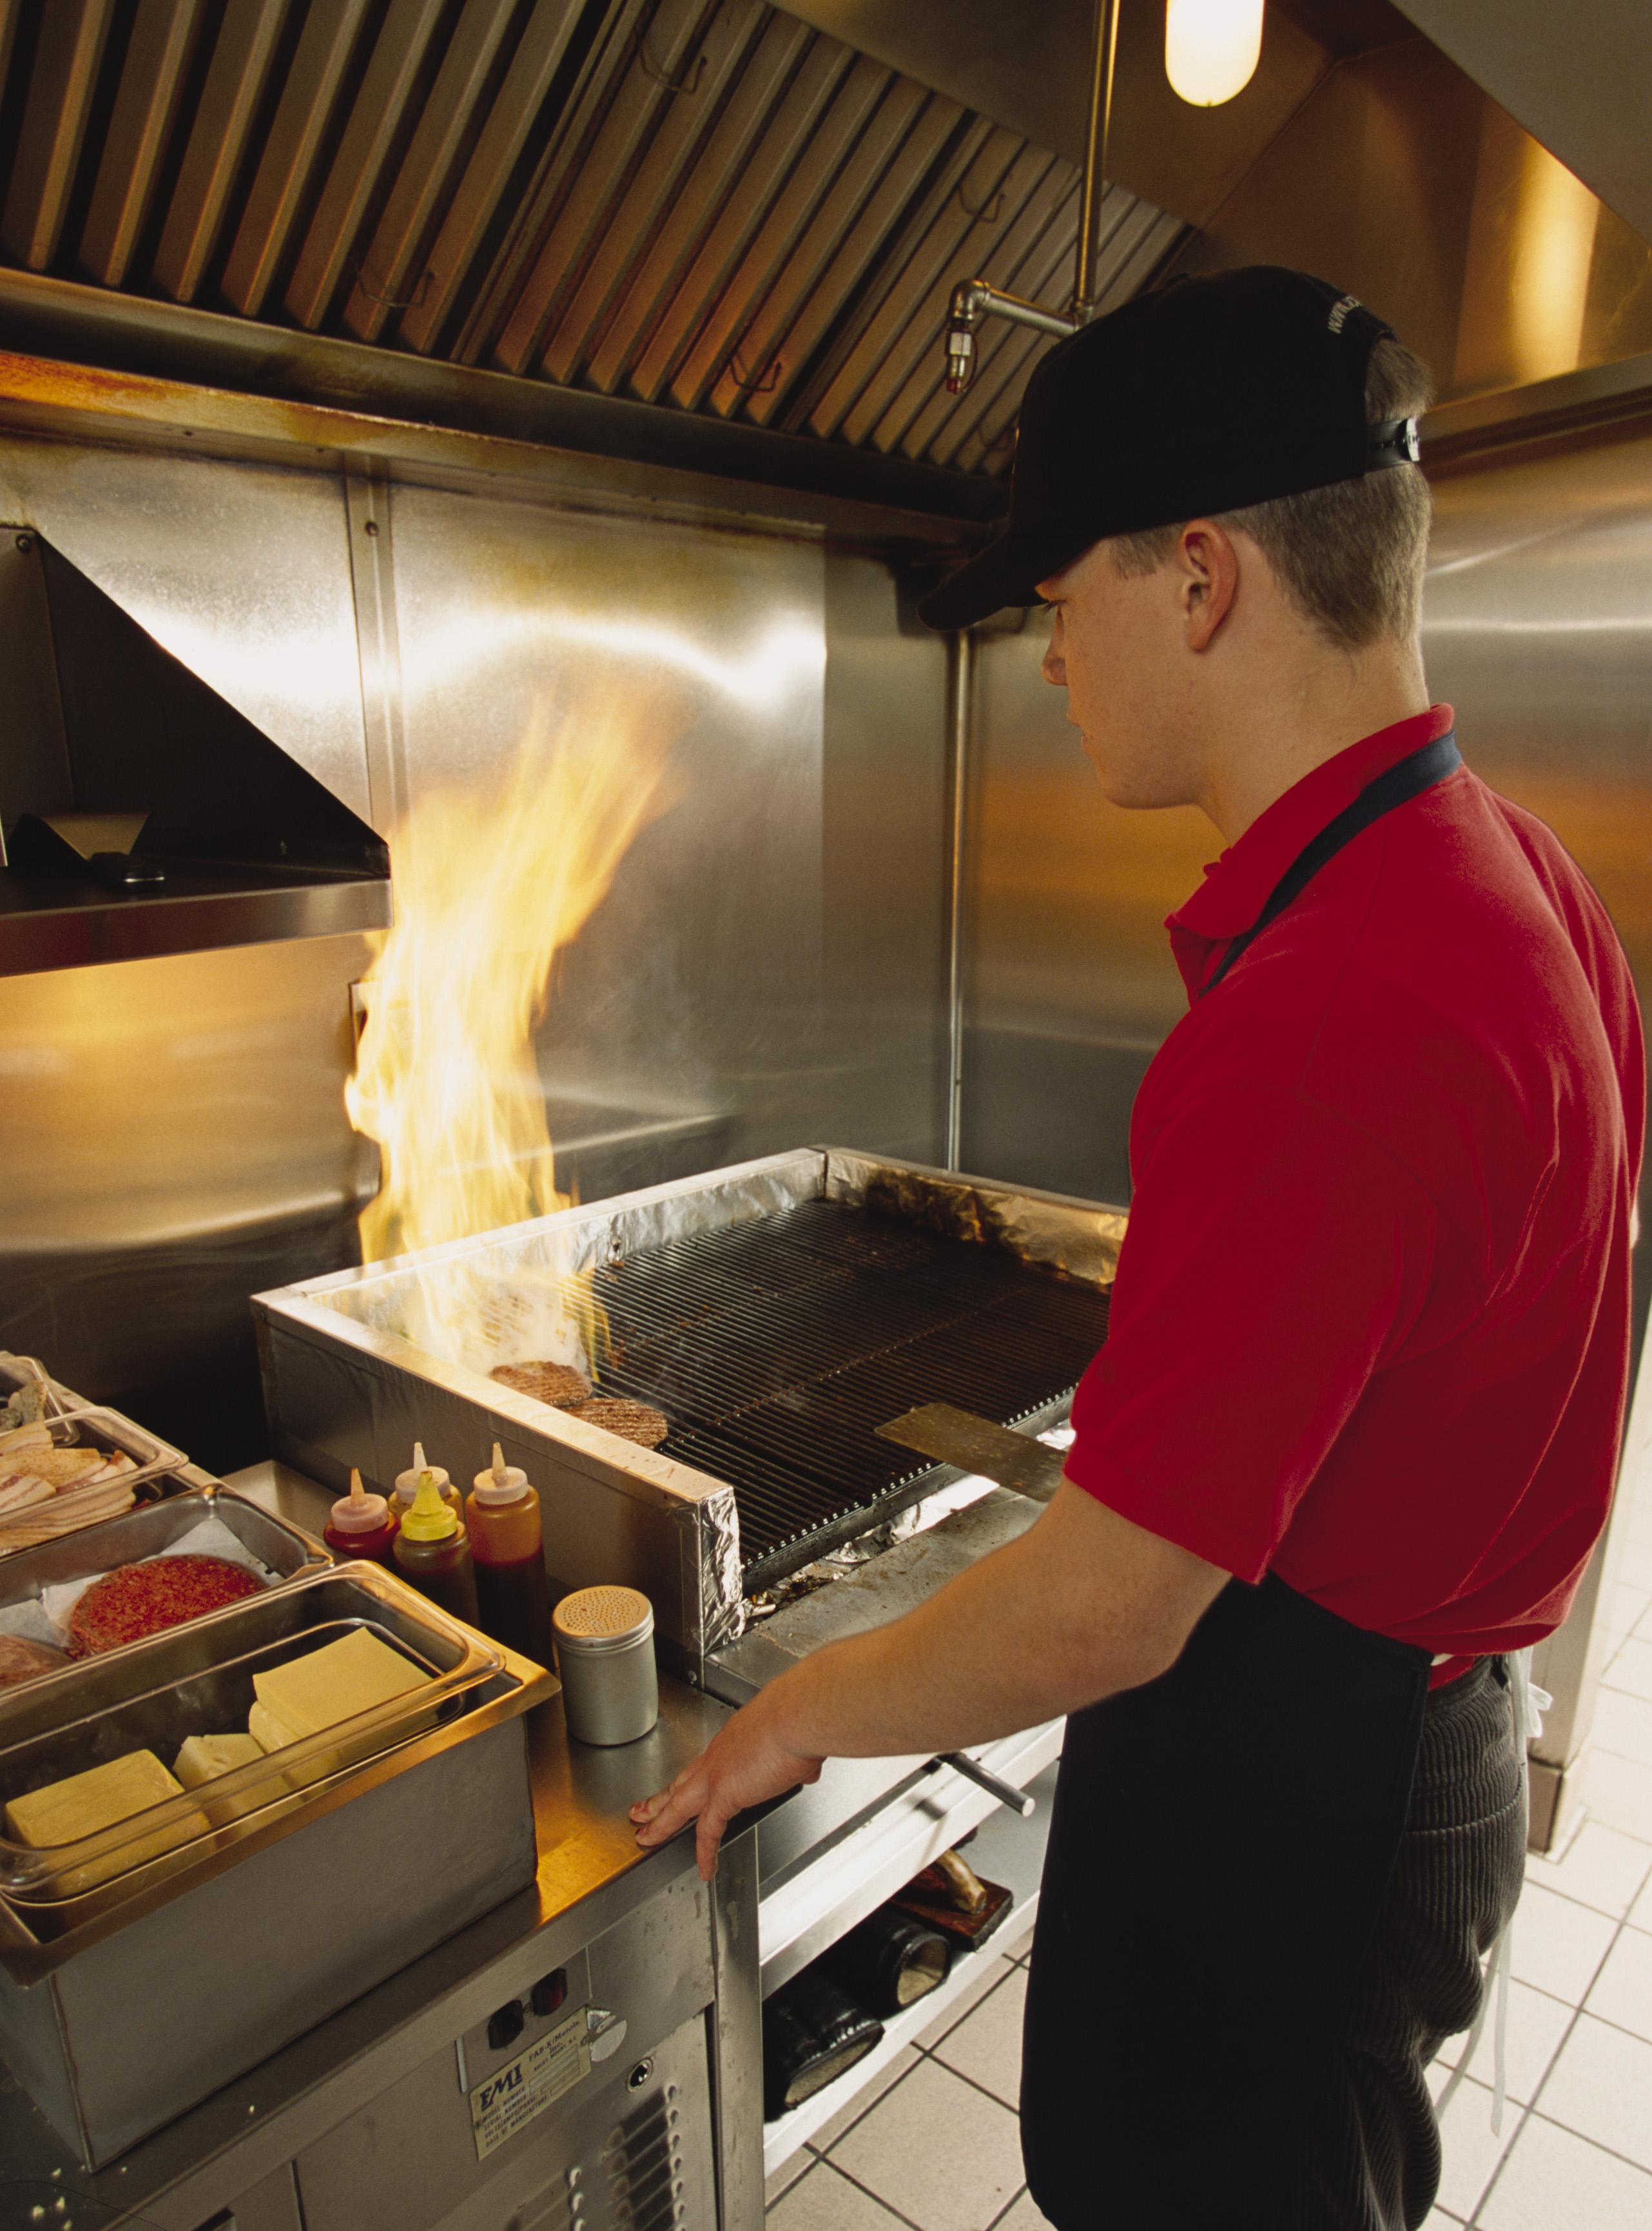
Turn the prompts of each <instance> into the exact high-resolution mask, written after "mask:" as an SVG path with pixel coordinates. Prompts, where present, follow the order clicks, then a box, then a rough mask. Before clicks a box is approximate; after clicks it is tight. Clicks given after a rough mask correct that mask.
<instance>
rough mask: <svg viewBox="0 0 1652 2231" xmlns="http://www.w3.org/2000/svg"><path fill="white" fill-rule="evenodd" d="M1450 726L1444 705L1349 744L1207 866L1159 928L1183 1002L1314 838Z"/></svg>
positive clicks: (1277, 801)
mask: <svg viewBox="0 0 1652 2231" xmlns="http://www.w3.org/2000/svg"><path fill="white" fill-rule="evenodd" d="M1454 721H1455V715H1454V714H1453V712H1452V709H1451V708H1450V706H1449V705H1433V706H1430V707H1429V710H1428V711H1427V712H1426V713H1415V714H1413V715H1411V717H1410V719H1409V720H1405V721H1395V722H1394V724H1393V726H1392V727H1387V728H1378V730H1377V732H1376V734H1374V735H1370V736H1365V737H1362V738H1361V740H1360V741H1359V742H1358V743H1357V744H1350V745H1349V747H1348V748H1347V750H1346V751H1345V752H1339V753H1337V755H1336V757H1335V758H1334V759H1330V760H1326V761H1325V762H1324V764H1323V765H1322V766H1316V767H1314V768H1313V770H1312V771H1311V772H1310V773H1307V774H1305V775H1304V776H1303V777H1302V779H1301V780H1300V782H1298V783H1293V784H1292V786H1291V787H1290V789H1288V790H1287V792H1285V793H1284V795H1283V796H1282V797H1280V798H1276V799H1274V802H1273V804H1272V805H1270V806H1268V809H1267V810H1266V812H1262V813H1260V814H1258V815H1257V817H1256V818H1255V820H1254V821H1253V822H1252V823H1251V824H1250V826H1249V829H1247V830H1246V831H1245V833H1244V835H1243V836H1242V837H1240V838H1239V840H1238V842H1237V843H1236V844H1231V845H1229V848H1228V850H1226V851H1225V852H1224V853H1223V855H1222V857H1221V858H1220V859H1219V860H1215V861H1212V862H1211V863H1210V866H1209V867H1207V868H1206V869H1205V871H1204V882H1203V883H1201V884H1200V885H1199V887H1198V889H1197V890H1196V891H1195V892H1194V893H1193V895H1192V896H1191V898H1189V899H1188V900H1187V902H1185V904H1184V905H1183V906H1180V907H1178V909H1177V910H1176V912H1175V913H1174V914H1173V915H1171V916H1170V917H1169V918H1168V920H1167V921H1165V928H1166V929H1167V930H1168V931H1169V932H1170V941H1171V953H1172V954H1174V955H1175V957H1176V965H1177V967H1178V968H1179V969H1180V970H1181V972H1182V980H1183V982H1184V984H1185V985H1186V986H1187V991H1188V997H1189V998H1190V999H1197V997H1198V994H1199V993H1200V991H1201V989H1202V988H1203V986H1204V983H1205V981H1206V980H1207V978H1208V977H1209V975H1210V970H1211V969H1212V968H1213V967H1215V966H1216V960H1217V958H1218V956H1219V955H1220V954H1221V953H1222V952H1223V949H1224V948H1225V947H1226V946H1227V943H1228V941H1229V939H1230V938H1233V937H1236V936H1237V935H1238V934H1239V933H1240V931H1241V930H1245V929H1249V928H1251V927H1252V925H1253V924H1254V923H1255V920H1256V917H1257V915H1260V914H1261V912H1262V909H1263V908H1264V907H1265V906H1266V905H1267V903H1268V900H1269V899H1270V898H1271V897H1272V896H1273V893H1274V886H1275V885H1276V884H1277V883H1278V882H1279V880H1280V878H1281V876H1283V874H1284V873H1285V871H1286V870H1287V868H1289V867H1290V866H1291V865H1292V864H1293V863H1294V861H1295V860H1296V859H1297V857H1298V856H1299V855H1300V853H1301V852H1302V851H1304V850H1306V848H1307V846H1308V845H1309V844H1312V843H1313V839H1314V838H1315V837H1317V836H1318V835H1319V834H1320V831H1321V830H1322V829H1324V828H1325V827H1326V825H1327V824H1329V823H1331V822H1333V821H1334V820H1335V819H1336V818H1337V816H1338V814H1339V813H1340V812H1342V811H1343V809H1344V808H1345V806H1349V805H1352V804H1353V801H1354V800H1355V799H1356V798H1358V795H1359V793H1360V792H1361V791H1362V790H1364V789H1365V788H1366V787H1367V786H1368V785H1369V784H1371V783H1373V782H1375V781H1376V779H1377V778H1378V775H1380V774H1385V773H1387V772H1388V770H1389V768H1390V767H1391V766H1398V764H1399V762H1400V761H1401V760H1403V759H1408V758H1409V757H1410V754H1411V753H1413V752H1416V751H1420V750H1421V749H1422V747H1423V745H1424V744H1431V743H1434V742H1436V740H1438V739H1439V738H1440V737H1442V736H1444V735H1449V734H1450V731H1451V728H1452V726H1453V724H1454Z"/></svg>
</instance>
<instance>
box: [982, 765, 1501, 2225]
mask: <svg viewBox="0 0 1652 2231" xmlns="http://www.w3.org/2000/svg"><path fill="white" fill-rule="evenodd" d="M1460 764H1461V762H1460V760H1459V758H1458V753H1457V750H1456V746H1455V741H1454V740H1453V739H1452V738H1451V737H1449V736H1445V737H1442V738H1440V739H1439V740H1437V741H1436V742H1434V743H1431V744H1429V745H1426V746H1424V747H1423V749H1422V750H1421V751H1418V752H1416V753H1412V754H1411V755H1410V757H1409V758H1407V759H1405V760H1401V761H1400V762H1399V764H1398V765H1397V766H1394V767H1392V768H1391V769H1390V770H1389V771H1388V773H1386V774H1384V775H1382V776H1380V777H1379V778H1378V780H1377V781H1376V782H1374V783H1372V784H1371V786H1369V787H1368V788H1367V789H1366V790H1365V791H1364V792H1361V794H1360V796H1359V797H1358V799H1355V800H1354V802H1353V804H1352V805H1351V806H1349V807H1348V808H1347V809H1346V811H1345V812H1343V813H1341V814H1339V816H1338V817H1337V818H1336V819H1335V820H1334V821H1333V822H1332V823H1331V824H1329V826H1328V827H1327V828H1326V830H1324V831H1322V832H1321V833H1320V836H1319V837H1316V838H1315V840H1314V841H1313V844H1310V845H1309V846H1308V847H1307V850H1305V851H1304V852H1303V853H1302V855H1301V856H1300V858H1299V859H1298V860H1297V861H1296V862H1295V863H1294V864H1293V866H1292V867H1291V868H1290V869H1289V870H1287V872H1286V874H1285V876H1282V877H1281V881H1280V883H1279V884H1278V886H1277V887H1276V888H1275V889H1274V893H1273V895H1272V896H1271V897H1270V898H1269V900H1268V904H1267V905H1266V907H1264V908H1263V909H1262V914H1261V915H1260V916H1259V917H1258V920H1257V921H1256V923H1255V927H1254V928H1252V929H1250V930H1249V931H1247V932H1245V933H1244V934H1242V936H1240V937H1237V938H1236V939H1235V940H1234V941H1233V942H1232V943H1231V944H1230V945H1229V947H1228V949H1227V951H1226V953H1225V954H1223V959H1222V961H1221V964H1220V966H1219V967H1218V968H1217V969H1216V972H1215V973H1214V975H1213V976H1212V978H1211V980H1210V984H1208V985H1207V986H1206V987H1205V990H1206V992H1207V993H1208V992H1209V991H1210V990H1211V989H1213V988H1214V986H1215V985H1216V984H1217V983H1219V982H1220V981H1221V980H1222V978H1223V976H1224V975H1225V974H1226V973H1227V971H1228V969H1229V967H1231V966H1232V964H1233V962H1234V961H1235V960H1236V959H1237V958H1238V955H1239V954H1240V953H1241V952H1242V950H1243V949H1244V947H1245V946H1247V945H1248V944H1249V942H1250V941H1251V939H1252V938H1253V937H1255V935H1256V934H1257V933H1258V931H1260V930H1261V929H1262V928H1265V927H1266V925H1267V924H1268V922H1270V921H1273V920H1274V918H1275V917H1276V916H1277V915H1279V914H1280V913H1281V911H1282V910H1283V909H1284V908H1285V907H1286V906H1287V905H1288V904H1289V903H1290V902H1291V901H1292V899H1294V897H1295V896H1297V894H1298V893H1299V892H1300V890H1301V889H1303V887H1304V885H1305V884H1306V883H1307V882H1308V880H1309V879H1310V877H1311V876H1313V875H1314V874H1316V873H1317V872H1318V870H1320V868H1321V867H1323V866H1324V865H1325V863H1326V861H1327V860H1329V859H1331V858H1332V857H1334V855H1335V854H1336V853H1337V852H1338V851H1339V850H1341V849H1342V847H1343V846H1344V845H1345V844H1347V843H1349V842H1350V840H1351V839H1352V837H1355V836H1357V835H1358V833H1359V831H1361V830H1362V829H1365V828H1369V827H1370V826H1371V823H1373V822H1374V821H1377V820H1378V819H1379V818H1381V817H1382V815H1384V813H1387V812H1391V811H1392V810H1393V808H1394V807H1395V806H1397V805H1403V804H1404V802H1405V801H1406V800H1407V799H1411V798H1415V797H1416V796H1418V795H1419V794H1420V793H1421V792H1423V791H1424V790H1426V789H1429V788H1430V787H1431V786H1433V785H1434V784H1435V783H1436V782H1439V781H1441V780H1442V779H1444V777H1445V776H1447V775H1448V774H1449V773H1451V772H1452V771H1453V770H1454V768H1455V767H1456V766H1458V765H1460ZM1428 1685H1429V1653H1428V1652H1426V1651H1423V1650H1419V1649H1416V1648H1413V1647H1412V1646H1410V1644H1407V1643H1401V1642H1396V1641H1392V1640H1391V1639H1388V1638H1387V1637H1385V1636H1383V1635H1378V1634H1369V1633H1365V1631H1364V1630H1363V1629H1361V1628H1358V1627H1356V1626H1351V1625H1350V1624H1349V1623H1348V1622H1347V1621H1346V1620H1343V1619H1339V1617H1337V1615H1336V1614H1335V1613H1332V1612H1328V1611H1326V1610H1325V1609H1323V1608H1322V1607H1320V1605H1318V1604H1315V1603H1313V1602H1311V1601H1309V1600H1308V1599H1307V1597H1305V1596H1302V1595H1299V1594H1296V1593H1295V1592H1294V1590H1293V1589H1291V1588H1287V1587H1286V1586H1285V1584H1284V1582H1283V1581H1279V1580H1276V1579H1274V1578H1273V1577H1271V1576H1270V1577H1269V1578H1268V1579H1266V1580H1264V1581H1263V1582H1262V1585H1261V1587H1260V1588H1250V1587H1248V1586H1246V1585H1244V1584H1242V1582H1240V1581H1230V1582H1229V1585H1228V1586H1227V1588H1224V1589H1223V1592H1222V1594H1220V1595H1219V1596H1218V1597H1217V1599H1216V1602H1215V1603H1214V1604H1213V1605H1212V1606H1211V1607H1210V1610H1209V1612H1207V1613H1206V1614H1205V1616H1204V1619H1203V1620H1201V1621H1200V1622H1199V1625H1198V1626H1197V1628H1196V1629H1195V1631H1194V1633H1193V1635H1192V1636H1191V1639H1190V1640H1189V1642H1188V1645H1187V1647H1186V1649H1185V1650H1184V1652H1183V1653H1182V1655H1181V1657H1180V1658H1179V1659H1178V1661H1177V1663H1176V1665H1174V1666H1173V1667H1172V1668H1171V1671H1170V1672H1168V1673H1166V1674H1165V1675H1163V1676H1162V1677H1161V1678H1159V1679H1158V1680H1156V1681H1152V1682H1149V1683H1148V1684H1147V1685H1145V1687H1143V1688H1139V1689H1134V1690H1131V1691H1126V1693H1125V1694H1124V1695H1122V1696H1118V1697H1111V1698H1106V1699H1104V1700H1103V1701H1102V1702H1101V1703H1100V1704H1094V1705H1091V1706H1090V1707H1089V1708H1088V1709H1087V1710H1084V1711H1081V1712H1076V1713H1074V1715H1073V1716H1072V1717H1071V1718H1070V1719H1069V1720H1068V1727H1067V1737H1066V1743H1065V1745H1064V1747H1063V1750H1062V1765H1061V1773H1060V1777H1059V1781H1058V1783H1057V1788H1056V1793H1055V1809H1054V1814H1053V1818H1052V1820H1051V1824H1050V1835H1049V1853H1048V1856H1047V1858H1046V1859H1045V1863H1044V1881H1043V1892H1042V1898H1041V1901H1040V1905H1039V1913H1038V1924H1037V1930H1036V1936H1035V1939H1034V1948H1033V1959H1032V1967H1031V1975H1030V1979H1029V1989H1028V1995H1027V2022H1026V2039H1025V2050H1024V2054H1023V2073H1022V2100H1021V2121H1022V2143H1023V2150H1024V2152H1025V2156H1026V2163H1027V2172H1028V2177H1029V2183H1030V2185H1031V2189H1032V2195H1033V2198H1034V2199H1035V2200H1036V2202H1037V2203H1038V2205H1039V2207H1040V2208H1042V2210H1043V2212H1044V2213H1045V2215H1048V2216H1049V2217H1050V2218H1051V2220H1052V2221H1054V2222H1055V2224H1056V2225H1057V2226H1058V2227H1059V2231H1281V2227H1284V2226H1287V2225H1289V2224H1290V2223H1291V2222H1292V2219H1293V2212H1294V2211H1293V2198H1292V2195H1293V2191H1294V2187H1295V2183H1296V2180H1297V2176H1298V2172H1299V2168H1300V2162H1301V2158H1302V2152H1303V2144H1304V2139H1305V2136H1306V2133H1307V2129H1308V2124H1309V2118H1310V2117H1311V2116H1312V2115H1313V2111H1314V2108H1315V2104H1316V2098H1317V2097H1318V2096H1320V2081H1319V2079H1322V2078H1323V2075H1324V2073H1325V2071H1326V2067H1327V2066H1328V2064H1329V2061H1330V2059H1331V2056H1332V2054H1333V2050H1334V2047H1335V2044H1336V2040H1337V2038H1338V2036H1339V2032H1340V2029H1341V2027H1342V2024H1343V2021H1344V2020H1345V2016H1346V2014H1347V2013H1348V2011H1349V2009H1350V2008H1351V2005H1352V2001H1353V1998H1354V1995H1355V1992H1356V1989H1357V1987H1358V1980H1359V1976H1360V1971H1361V1968H1362V1965H1363V1963H1364V1962H1365V1958H1366V1956H1367V1955H1368V1953H1369V1951H1370V1950H1371V1945H1372V1943H1373V1942H1374V1940H1375V1937H1376V1932H1377V1925H1378V1916H1379V1913H1380V1911H1381V1906H1382V1901H1383V1898H1384V1892H1385V1891H1386V1889H1387V1886H1388V1883H1389V1879H1390V1877H1391V1873H1392V1872H1393V1868H1394V1863H1395V1859H1396V1858H1397V1853H1398V1851H1399V1846H1400V1839H1401V1836H1402V1833H1403V1832H1404V1826H1405V1819H1406V1814H1407V1810H1408V1807H1409V1806H1410V1796H1411V1784H1412V1778H1413V1775H1414V1773H1415V1770H1416V1758H1417V1748H1418V1743H1419V1741H1420V1738H1421V1735H1422V1728H1423V1710H1424V1707H1425V1705H1426V1703H1427V1699H1428Z"/></svg>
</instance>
